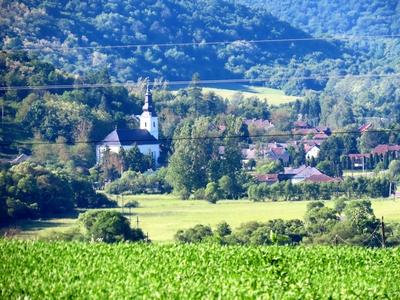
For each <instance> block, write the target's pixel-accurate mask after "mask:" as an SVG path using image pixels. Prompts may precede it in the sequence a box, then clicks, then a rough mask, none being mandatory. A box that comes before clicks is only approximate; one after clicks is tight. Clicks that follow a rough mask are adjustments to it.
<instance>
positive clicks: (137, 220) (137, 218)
mask: <svg viewBox="0 0 400 300" xmlns="http://www.w3.org/2000/svg"><path fill="white" fill-rule="evenodd" d="M136 228H139V216H136Z"/></svg>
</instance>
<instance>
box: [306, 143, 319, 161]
mask: <svg viewBox="0 0 400 300" xmlns="http://www.w3.org/2000/svg"><path fill="white" fill-rule="evenodd" d="M320 151H321V150H320V149H319V147H318V146H313V147H311V148H310V149H309V150H308V151H307V153H306V159H307V160H311V159H312V158H314V159H316V158H318V156H319V152H320Z"/></svg>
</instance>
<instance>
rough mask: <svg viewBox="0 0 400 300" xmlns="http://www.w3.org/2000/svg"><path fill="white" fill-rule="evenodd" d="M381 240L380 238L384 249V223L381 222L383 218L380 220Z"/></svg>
mask: <svg viewBox="0 0 400 300" xmlns="http://www.w3.org/2000/svg"><path fill="white" fill-rule="evenodd" d="M381 238H382V248H385V247H386V241H385V240H386V237H385V223H384V222H383V216H382V220H381Z"/></svg>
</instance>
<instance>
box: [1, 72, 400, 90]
mask: <svg viewBox="0 0 400 300" xmlns="http://www.w3.org/2000/svg"><path fill="white" fill-rule="evenodd" d="M397 77H400V73H392V74H358V75H357V74H354V75H353V74H347V75H320V76H291V77H288V78H282V79H284V80H289V79H291V80H323V79H341V78H397ZM271 79H274V80H276V79H277V78H274V77H272V76H271V77H264V78H256V79H247V78H237V79H235V78H233V79H209V80H198V81H196V83H197V84H219V83H251V82H268V81H269V80H271ZM192 82H193V81H192V80H177V81H165V83H166V84H167V85H188V84H190V83H192ZM149 84H150V85H157V84H159V82H149ZM129 86H133V87H136V86H137V83H135V82H115V83H77V84H53V85H30V86H29V85H26V86H0V91H11V90H18V91H20V90H52V89H90V88H106V87H129Z"/></svg>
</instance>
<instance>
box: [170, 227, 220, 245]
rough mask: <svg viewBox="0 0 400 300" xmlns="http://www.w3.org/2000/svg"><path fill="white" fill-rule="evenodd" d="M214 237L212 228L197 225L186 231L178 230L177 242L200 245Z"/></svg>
mask: <svg viewBox="0 0 400 300" xmlns="http://www.w3.org/2000/svg"><path fill="white" fill-rule="evenodd" d="M212 235H213V233H212V230H211V227H210V226H204V225H200V224H198V225H196V226H194V227H192V228H189V229H186V230H178V232H177V233H176V234H175V240H177V241H178V242H181V243H200V242H203V241H204V240H206V239H207V238H209V237H211V236H212Z"/></svg>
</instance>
